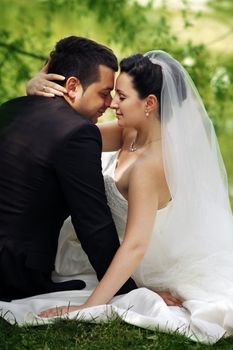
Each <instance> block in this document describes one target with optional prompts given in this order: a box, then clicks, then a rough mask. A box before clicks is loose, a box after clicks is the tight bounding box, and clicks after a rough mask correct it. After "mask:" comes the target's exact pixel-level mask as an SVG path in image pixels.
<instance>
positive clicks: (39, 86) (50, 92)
mask: <svg viewBox="0 0 233 350" xmlns="http://www.w3.org/2000/svg"><path fill="white" fill-rule="evenodd" d="M48 65H49V61H48V62H47V63H46V64H45V66H43V68H42V69H41V71H40V72H39V73H37V74H36V75H35V76H34V77H33V78H32V79H31V80H29V81H28V83H27V85H26V93H27V95H38V96H45V97H54V96H64V94H66V93H67V91H66V89H65V87H64V86H62V85H60V84H57V83H55V82H54V81H56V80H58V81H63V80H65V77H64V76H62V75H59V74H53V73H48Z"/></svg>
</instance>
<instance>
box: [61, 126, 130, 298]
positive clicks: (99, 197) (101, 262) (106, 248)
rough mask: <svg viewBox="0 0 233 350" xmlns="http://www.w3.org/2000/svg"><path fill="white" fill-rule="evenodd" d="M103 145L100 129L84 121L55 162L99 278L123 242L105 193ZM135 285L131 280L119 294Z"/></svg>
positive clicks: (70, 207) (72, 215)
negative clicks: (102, 163)
mask: <svg viewBox="0 0 233 350" xmlns="http://www.w3.org/2000/svg"><path fill="white" fill-rule="evenodd" d="M101 147H102V144H101V137H100V133H99V130H98V128H97V127H96V126H95V125H92V124H88V125H86V124H85V125H84V126H83V127H81V128H79V129H78V130H77V131H75V132H74V133H73V134H72V136H71V137H70V138H69V140H68V141H67V142H66V144H65V146H64V147H63V149H62V150H61V151H60V152H59V155H58V157H57V161H56V164H55V167H56V171H57V175H58V178H59V181H60V183H61V186H62V189H63V192H64V195H65V199H66V202H67V205H68V207H69V209H70V214H71V218H72V223H73V225H74V228H75V231H76V234H77V236H78V238H79V240H80V242H81V244H82V247H83V249H84V251H85V252H86V254H87V255H88V258H89V260H90V262H91V264H92V266H93V268H94V269H95V271H96V274H97V277H98V279H99V280H100V279H101V278H102V277H103V275H104V274H105V272H106V270H107V268H108V267H109V265H110V263H111V261H112V259H113V257H114V255H115V253H116V251H117V249H118V248H119V245H120V243H119V238H118V235H117V232H116V228H115V225H114V223H113V220H112V216H111V212H110V209H109V207H108V205H107V198H106V195H105V188H104V181H103V175H102V167H101V150H102V149H101ZM135 288H137V287H136V285H135V283H134V281H133V280H132V279H129V280H128V281H127V282H126V283H125V285H124V286H123V287H122V288H121V289H120V291H119V292H118V294H119V293H127V292H129V291H130V290H132V289H135Z"/></svg>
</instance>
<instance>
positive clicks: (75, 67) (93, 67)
mask: <svg viewBox="0 0 233 350" xmlns="http://www.w3.org/2000/svg"><path fill="white" fill-rule="evenodd" d="M99 65H104V66H107V67H108V68H110V69H112V70H113V71H115V72H116V71H117V70H118V63H117V58H116V56H115V55H114V53H113V51H112V50H111V49H109V48H108V47H106V46H104V45H101V44H99V43H97V42H95V41H93V40H90V39H86V38H82V37H78V36H69V37H67V38H64V39H62V40H60V41H59V42H58V43H57V44H56V46H55V48H54V50H53V51H52V52H51V54H50V60H49V66H48V73H56V74H61V75H63V76H65V77H66V79H68V78H69V77H70V76H75V77H76V78H78V79H79V80H80V82H81V84H82V85H83V87H84V88H86V87H87V86H88V85H90V84H91V83H93V82H95V81H98V80H99ZM65 81H66V80H65ZM65 81H62V82H61V84H62V85H63V84H64V83H65ZM56 83H58V81H56Z"/></svg>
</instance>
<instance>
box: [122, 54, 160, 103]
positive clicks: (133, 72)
mask: <svg viewBox="0 0 233 350" xmlns="http://www.w3.org/2000/svg"><path fill="white" fill-rule="evenodd" d="M120 70H121V73H127V74H129V75H130V76H131V77H132V78H133V86H134V88H135V89H136V90H137V92H138V95H139V97H140V98H142V99H143V98H145V97H147V96H148V95H150V94H152V95H155V96H156V98H157V100H158V103H159V105H160V97H161V89H162V84H163V75H162V69H161V66H160V65H158V64H153V63H152V62H151V61H150V60H149V58H148V57H144V56H143V55H141V54H135V55H131V56H129V57H127V58H124V59H123V60H122V61H121V62H120Z"/></svg>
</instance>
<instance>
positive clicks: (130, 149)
mask: <svg viewBox="0 0 233 350" xmlns="http://www.w3.org/2000/svg"><path fill="white" fill-rule="evenodd" d="M159 140H161V138H159V139H157V140H153V141H150V142H147V143H145V144H144V145H143V146H146V145H149V144H150V143H153V142H157V141H159ZM135 142H136V139H135V140H133V141H132V142H131V144H130V145H129V152H135V151H137V149H138V147H137V146H136V144H135Z"/></svg>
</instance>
